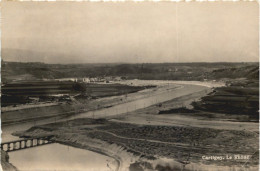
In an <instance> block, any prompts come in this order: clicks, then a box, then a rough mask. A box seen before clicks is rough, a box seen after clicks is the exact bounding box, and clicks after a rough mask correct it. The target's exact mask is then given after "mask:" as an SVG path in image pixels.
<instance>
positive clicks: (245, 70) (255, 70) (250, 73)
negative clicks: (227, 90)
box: [210, 65, 259, 79]
mask: <svg viewBox="0 0 260 171" xmlns="http://www.w3.org/2000/svg"><path fill="white" fill-rule="evenodd" d="M210 77H211V78H215V79H219V78H223V77H225V78H250V79H258V78H259V66H256V65H252V66H245V67H238V68H225V69H218V70H214V71H212V73H211V74H210Z"/></svg>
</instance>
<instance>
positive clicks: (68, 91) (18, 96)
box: [1, 81, 150, 107]
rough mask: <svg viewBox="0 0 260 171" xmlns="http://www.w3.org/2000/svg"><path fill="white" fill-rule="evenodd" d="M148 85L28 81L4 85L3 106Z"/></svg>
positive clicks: (92, 95) (113, 92) (118, 92)
mask: <svg viewBox="0 0 260 171" xmlns="http://www.w3.org/2000/svg"><path fill="white" fill-rule="evenodd" d="M145 88H150V87H149V86H147V87H137V86H128V85H121V84H94V83H89V84H85V83H76V82H72V81H66V82H59V81H26V82H22V83H21V82H19V83H9V84H5V85H3V86H2V99H1V100H2V107H5V106H12V105H20V104H26V103H32V102H33V101H34V103H35V99H36V102H57V101H58V102H63V101H71V99H70V97H72V96H73V97H75V98H76V99H82V98H84V99H91V98H101V97H107V96H115V95H122V94H125V95H126V94H128V93H133V92H137V91H140V90H143V89H145Z"/></svg>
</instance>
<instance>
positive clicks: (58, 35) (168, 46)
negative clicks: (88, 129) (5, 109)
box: [2, 2, 259, 63]
mask: <svg viewBox="0 0 260 171" xmlns="http://www.w3.org/2000/svg"><path fill="white" fill-rule="evenodd" d="M176 10H177V13H176ZM258 16H259V12H258V4H257V2H202V3H199V2H189V3H184V2H180V3H178V5H177V7H176V3H175V2H159V3H155V2H141V3H134V2H127V3H126V2H125V3H122V2H118V3H113V2H106V3H104V2H95V3H94V2H22V3H21V2H2V48H3V49H2V57H3V59H4V60H7V61H22V62H30V61H32V62H36V61H37V62H46V63H104V62H125V63H128V62H129V63H140V62H142V63H143V62H146V63H149V62H153V63H154V62H156V63H159V62H222V61H224V62H248V61H250V62H251V61H258V53H259V50H258V48H259V46H258V43H259V36H258V33H259V25H258V22H259V20H258Z"/></svg>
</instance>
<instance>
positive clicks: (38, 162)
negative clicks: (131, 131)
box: [2, 81, 211, 171]
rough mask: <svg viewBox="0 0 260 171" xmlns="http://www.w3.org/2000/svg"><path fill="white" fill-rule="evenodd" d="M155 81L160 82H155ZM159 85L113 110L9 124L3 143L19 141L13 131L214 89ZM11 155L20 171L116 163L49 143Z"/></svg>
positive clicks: (109, 113) (96, 167)
mask: <svg viewBox="0 0 260 171" xmlns="http://www.w3.org/2000/svg"><path fill="white" fill-rule="evenodd" d="M140 82H141V81H140ZM151 82H152V83H156V82H155V81H151ZM157 84H158V83H157ZM159 85H160V88H158V89H156V90H155V91H154V90H153V91H151V92H149V93H148V94H146V95H144V96H142V97H141V98H138V99H135V100H130V101H129V102H126V103H122V104H118V105H115V106H112V107H110V108H103V109H100V110H96V111H94V112H93V111H90V112H85V113H81V114H77V115H75V116H70V117H66V118H58V117H56V118H55V120H54V118H49V119H43V120H40V121H37V122H25V123H19V124H13V125H6V126H4V127H2V131H3V132H2V140H3V142H7V141H13V140H17V139H19V137H15V136H12V133H13V132H15V131H21V130H26V129H29V128H30V127H32V126H35V125H41V124H46V123H52V122H55V121H56V122H57V121H65V120H71V119H75V118H84V117H93V116H95V118H98V117H106V116H113V115H119V114H123V113H127V112H130V111H134V110H137V109H141V108H145V107H148V106H151V105H154V104H157V103H161V102H165V101H168V100H171V99H174V98H177V97H181V96H184V95H188V94H191V93H194V92H198V91H202V90H205V89H207V88H209V87H211V86H210V85H208V84H203V83H200V82H196V83H194V82H176V81H172V82H169V81H168V82H167V81H160V82H159ZM162 85H165V86H162ZM9 155H10V162H11V163H12V164H14V165H15V166H16V167H17V168H18V169H19V170H28V171H29V170H33V171H37V170H44V171H45V170H62V171H66V170H67V169H65V168H73V170H85V169H84V168H86V166H87V168H90V169H88V170H109V169H110V167H111V166H110V165H111V162H113V163H115V161H112V160H113V159H111V158H109V157H107V156H103V155H101V154H98V153H94V152H91V151H88V150H82V149H77V148H74V147H69V146H65V145H60V144H49V145H44V146H41V147H35V148H30V149H26V150H20V151H16V152H10V153H9ZM109 163H110V165H109ZM114 165H115V164H114ZM54 166H55V167H54Z"/></svg>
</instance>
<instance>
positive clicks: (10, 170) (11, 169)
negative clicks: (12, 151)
mask: <svg viewBox="0 0 260 171" xmlns="http://www.w3.org/2000/svg"><path fill="white" fill-rule="evenodd" d="M1 167H2V170H3V171H18V170H17V168H16V167H15V166H13V165H12V164H11V163H10V162H9V155H8V153H7V152H5V151H3V150H1ZM0 169H1V168H0Z"/></svg>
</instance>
